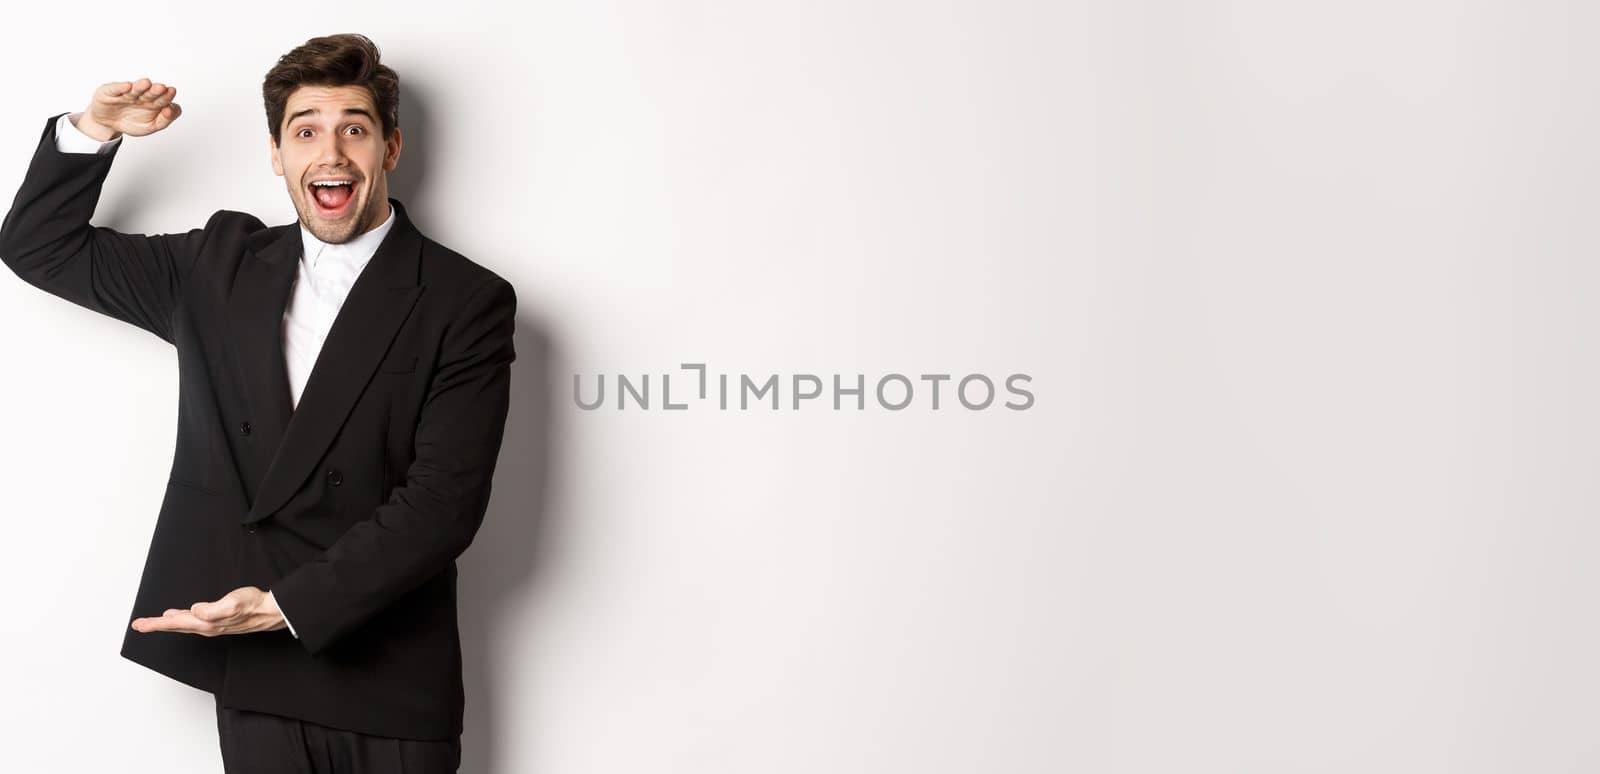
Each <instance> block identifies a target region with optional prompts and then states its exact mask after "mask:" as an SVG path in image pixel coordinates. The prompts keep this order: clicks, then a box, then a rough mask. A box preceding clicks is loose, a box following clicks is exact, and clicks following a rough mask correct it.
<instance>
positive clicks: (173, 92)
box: [150, 84, 178, 107]
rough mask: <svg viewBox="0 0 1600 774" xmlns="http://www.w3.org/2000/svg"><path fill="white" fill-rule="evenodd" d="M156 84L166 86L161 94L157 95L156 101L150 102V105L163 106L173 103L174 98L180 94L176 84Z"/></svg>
mask: <svg viewBox="0 0 1600 774" xmlns="http://www.w3.org/2000/svg"><path fill="white" fill-rule="evenodd" d="M156 85H158V86H164V88H163V89H162V91H161V96H159V97H156V98H155V101H153V102H151V103H150V105H151V106H152V107H161V106H164V105H168V104H171V103H172V100H173V99H175V98H177V96H178V88H177V87H176V86H165V84H156ZM152 91H153V89H152Z"/></svg>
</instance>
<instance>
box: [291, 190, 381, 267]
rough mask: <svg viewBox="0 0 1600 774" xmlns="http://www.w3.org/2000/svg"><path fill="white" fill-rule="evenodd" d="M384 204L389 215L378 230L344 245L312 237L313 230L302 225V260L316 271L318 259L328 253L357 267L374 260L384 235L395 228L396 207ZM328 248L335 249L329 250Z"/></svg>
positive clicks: (379, 225)
mask: <svg viewBox="0 0 1600 774" xmlns="http://www.w3.org/2000/svg"><path fill="white" fill-rule="evenodd" d="M384 203H385V204H388V205H389V214H388V215H387V216H385V217H384V219H383V222H382V223H380V224H378V227H377V228H375V229H373V230H371V231H368V232H367V233H365V234H362V235H360V236H358V237H356V238H354V239H352V240H350V241H348V242H344V243H342V244H337V245H334V244H329V243H327V242H324V241H322V240H320V239H318V238H316V237H315V236H312V234H311V230H310V229H308V228H306V226H305V224H304V223H302V224H300V246H301V249H302V250H303V251H304V252H302V253H301V260H303V261H305V263H306V266H307V267H308V268H312V269H315V268H316V267H317V259H318V258H320V257H321V256H322V255H323V254H324V252H326V253H327V254H328V255H337V256H340V257H342V258H343V259H345V260H348V261H350V262H352V263H354V264H355V265H356V266H365V265H366V264H367V261H370V260H372V255H373V254H374V253H376V252H378V244H379V243H381V242H382V241H383V237H384V235H386V234H388V233H389V229H391V228H393V227H394V205H393V204H389V203H388V202H384ZM328 248H333V249H332V250H329V249H328Z"/></svg>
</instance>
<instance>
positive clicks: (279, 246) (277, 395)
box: [228, 224, 301, 501]
mask: <svg viewBox="0 0 1600 774" xmlns="http://www.w3.org/2000/svg"><path fill="white" fill-rule="evenodd" d="M247 244H248V246H249V248H250V250H251V252H252V253H253V255H247V256H245V258H244V260H243V262H242V263H241V264H240V266H239V274H238V276H237V277H235V278H234V282H233V287H232V289H231V290H230V291H229V294H228V337H229V340H230V341H231V342H232V346H230V347H228V350H229V351H230V352H231V353H232V355H233V358H234V368H235V373H237V374H239V377H240V383H241V384H242V385H243V387H244V398H245V403H246V405H248V406H249V413H248V415H247V416H248V417H249V419H248V420H247V421H248V422H249V423H250V426H251V430H250V432H251V436H252V437H251V439H250V443H249V448H250V449H251V450H252V452H253V453H251V454H250V455H249V457H248V458H247V459H244V460H242V462H243V465H242V469H241V470H240V471H239V472H240V475H241V476H242V477H243V478H244V487H245V493H246V494H247V495H249V497H250V499H251V500H252V501H253V500H254V499H255V498H256V490H257V487H258V486H259V485H260V481H261V477H262V476H263V475H265V474H266V472H267V463H268V462H269V461H270V460H271V459H272V453H273V451H274V450H276V449H277V448H278V445H279V444H280V443H281V442H282V440H283V433H284V430H285V429H287V427H288V425H289V414H290V411H292V408H291V406H290V398H289V375H288V371H287V369H286V368H285V366H284V362H283V310H284V308H285V307H286V306H287V305H288V303H289V292H290V290H292V289H293V287H294V278H295V270H296V268H297V265H298V261H299V259H300V252H301V248H300V227H299V225H298V224H290V225H287V226H277V227H274V228H269V229H264V230H261V231H258V232H256V233H254V234H252V235H251V236H250V238H249V240H248V243H247ZM229 431H230V432H232V428H229Z"/></svg>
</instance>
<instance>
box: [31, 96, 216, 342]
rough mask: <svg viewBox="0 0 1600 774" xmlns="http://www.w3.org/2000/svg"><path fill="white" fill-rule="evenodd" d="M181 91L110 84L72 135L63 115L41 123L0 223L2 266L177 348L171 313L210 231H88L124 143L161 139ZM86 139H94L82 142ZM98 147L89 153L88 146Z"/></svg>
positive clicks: (75, 125)
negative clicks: (19, 182)
mask: <svg viewBox="0 0 1600 774" xmlns="http://www.w3.org/2000/svg"><path fill="white" fill-rule="evenodd" d="M176 95H177V89H175V88H172V87H170V86H167V85H165V84H160V83H152V82H151V81H150V80H149V79H145V78H141V79H140V80H138V81H118V82H113V83H107V84H104V85H102V86H100V87H99V88H97V89H95V92H94V96H93V98H92V99H91V100H90V102H89V107H88V108H87V109H86V110H84V111H83V112H82V113H81V114H76V116H77V120H76V122H75V123H73V124H72V128H73V129H74V130H75V131H77V132H81V133H82V135H83V136H81V137H77V136H72V135H70V134H69V135H65V136H58V130H59V129H62V128H63V127H61V126H60V122H62V121H70V120H71V118H72V117H71V116H68V117H67V118H63V115H65V114H58V115H55V116H51V117H50V120H49V121H47V122H46V123H45V126H44V131H43V133H42V134H41V135H40V137H39V144H38V146H37V147H36V148H35V149H34V153H33V159H32V161H31V162H30V163H29V165H28V172H27V175H26V176H25V177H24V178H23V180H22V186H21V187H20V188H19V189H18V191H17V195H16V198H15V199H14V200H13V201H12V205H11V210H10V211H9V212H7V213H6V216H5V221H4V222H3V223H0V261H4V262H5V265H6V266H7V267H9V268H10V269H11V270H12V271H13V272H15V273H16V275H17V276H18V277H21V278H22V279H23V280H24V281H26V282H28V283H29V284H31V285H34V286H35V287H38V288H40V289H41V290H44V291H45V292H48V293H51V294H53V295H56V296H59V297H61V298H64V299H66V300H68V301H71V302H73V303H75V304H78V305H79V306H83V307H86V308H88V309H92V310H94V311H96V312H99V313H101V314H104V315H107V316H109V317H113V318H115V319H118V320H121V321H123V322H126V323H130V324H132V325H136V326H138V327H140V328H143V329H144V330H147V331H150V332H151V333H154V334H156V335H157V336H160V337H161V338H162V339H164V340H166V341H168V342H171V341H172V312H173V309H174V307H175V306H176V305H177V299H178V297H179V292H180V289H181V287H182V284H183V280H184V278H185V277H187V276H188V273H189V271H190V270H191V269H192V268H193V266H194V262H195V259H196V257H197V256H198V255H199V251H200V244H201V242H202V241H203V240H204V235H205V230H204V229H198V228H197V229H193V230H191V231H189V232H187V233H184V234H158V235H153V236H147V235H144V234H124V233H120V232H117V231H113V230H111V229H109V228H104V227H97V226H92V225H90V223H89V220H90V218H92V217H93V216H94V210H95V205H96V204H97V203H98V202H99V199H100V190H101V187H102V186H103V185H104V183H105V178H106V174H107V173H108V172H109V171H110V169H111V163H112V161H113V160H114V159H115V158H116V154H117V151H118V150H119V148H120V147H121V145H122V143H121V142H120V141H119V142H115V143H114V144H111V145H99V144H98V143H103V142H107V141H116V140H119V139H120V138H121V137H122V136H123V135H129V136H133V137H140V136H144V135H148V134H152V133H154V132H159V131H161V130H163V129H165V128H167V127H168V126H171V125H172V122H173V121H174V120H176V119H177V118H178V116H179V115H181V114H182V112H183V110H182V108H181V107H179V106H178V104H177V103H175V102H173V101H172V100H173V97H175V96H176ZM86 140H93V141H97V142H96V143H86V142H85V141H86ZM90 144H94V145H95V146H96V147H94V149H93V151H92V152H75V151H88V150H89V148H88V147H87V146H88V145H90Z"/></svg>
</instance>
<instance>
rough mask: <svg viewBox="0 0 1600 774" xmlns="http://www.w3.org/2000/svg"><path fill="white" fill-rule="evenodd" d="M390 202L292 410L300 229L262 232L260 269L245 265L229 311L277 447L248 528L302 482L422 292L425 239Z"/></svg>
mask: <svg viewBox="0 0 1600 774" xmlns="http://www.w3.org/2000/svg"><path fill="white" fill-rule="evenodd" d="M389 203H390V204H392V205H393V206H394V217H395V218H396V220H395V224H394V226H393V227H392V228H391V229H390V230H389V233H388V235H386V236H385V237H384V238H383V242H382V243H380V244H379V245H378V250H377V252H375V253H374V254H373V256H372V260H371V261H369V262H368V263H367V265H366V267H365V268H363V269H362V270H361V274H360V276H358V277H356V281H355V284H354V285H352V286H351V288H350V295H349V296H347V297H346V298H345V301H344V304H343V305H342V306H341V307H339V313H338V315H337V316H336V317H335V318H334V321H333V327H332V328H331V329H330V330H329V331H328V336H327V338H326V339H325V340H324V341H323V344H322V349H321V351H320V352H319V353H318V354H317V361H316V364H315V365H313V366H312V369H311V374H310V376H309V377H308V378H307V380H306V385H305V389H304V391H302V392H301V394H300V404H299V405H298V406H297V407H295V408H293V410H292V411H291V410H290V403H289V381H288V372H287V370H286V369H285V367H284V363H283V334H282V323H283V311H284V308H285V306H286V305H287V303H288V299H289V289H290V288H291V287H292V282H293V279H294V276H295V272H296V269H297V266H298V262H299V260H300V253H301V243H300V226H299V224H298V223H294V224H289V225H288V226H279V227H275V228H272V229H266V230H264V231H262V232H258V234H257V235H255V236H256V237H259V240H258V241H259V243H260V244H261V249H260V250H259V251H258V252H257V253H256V257H258V258H259V259H260V260H248V259H247V264H257V265H256V266H253V267H241V268H240V273H241V276H240V281H239V282H236V283H235V284H234V290H233V298H232V302H233V306H232V308H230V322H231V324H233V325H235V326H236V327H234V328H233V330H232V334H233V335H234V336H235V342H236V346H235V348H234V349H235V351H236V352H237V353H238V355H239V357H240V362H239V363H238V365H239V367H240V372H241V373H242V374H243V375H244V380H245V391H246V393H247V395H246V399H247V400H248V401H249V405H250V410H251V411H252V412H254V413H255V414H256V415H258V416H260V417H262V419H263V421H262V425H263V427H262V430H263V435H262V437H261V438H260V441H261V443H262V445H261V446H259V447H258V448H260V449H264V450H265V449H271V450H273V451H272V452H271V459H270V462H268V463H267V464H266V469H265V472H259V468H256V467H255V466H252V470H251V471H250V475H251V476H252V477H254V476H256V475H259V476H260V478H258V479H255V480H258V481H259V482H260V485H259V487H258V489H257V491H256V493H255V496H254V497H253V498H252V502H251V508H250V512H249V514H248V515H247V516H246V517H245V522H246V523H248V522H254V521H259V520H260V519H264V518H266V517H268V516H270V515H272V514H273V513H274V512H275V511H277V509H278V508H280V507H282V506H283V504H284V503H286V502H288V500H289V498H290V497H292V496H293V495H294V493H295V492H296V491H297V490H298V489H299V488H300V485H301V484H303V483H304V482H305V480H306V477H307V476H308V475H309V474H310V473H311V472H312V470H313V469H314V468H315V466H316V464H317V462H318V461H319V460H321V459H322V455H323V453H324V452H326V451H327V449H328V446H329V445H331V444H332V443H333V439H334V436H336V435H337V434H338V432H339V429H340V428H341V427H342V426H343V425H344V421H345V418H346V417H348V416H349V414H350V410H351V409H352V408H354V406H355V403H356V400H357V399H358V398H360V397H361V393H362V392H364V391H365V390H366V386H367V384H368V383H369V382H370V381H371V379H372V374H373V372H375V371H376V370H377V368H378V363H379V362H380V361H382V360H383V356H384V355H385V354H386V353H387V352H388V349H389V345H390V344H391V343H392V342H393V341H394V337H395V334H396V333H398V332H399V330H400V326H401V324H402V323H404V322H405V320H406V318H407V317H408V316H410V314H411V309H412V308H413V307H414V306H415V304H416V301H417V297H418V296H420V295H421V294H422V290H423V285H422V284H421V283H420V282H419V281H418V280H419V276H420V275H419V269H420V262H421V252H422V235H421V233H419V232H418V231H417V229H416V227H415V226H414V225H412V223H411V220H410V218H408V217H407V216H406V212H405V209H404V208H403V207H401V205H400V202H398V201H396V200H394V199H392V198H391V199H390V200H389ZM280 229H281V230H282V231H281V232H280V233H273V232H278V231H279V230H280ZM253 239H254V237H253ZM247 271H248V272H249V273H248V274H247V273H246V272H247ZM245 280H254V281H255V282H252V283H248V285H254V286H253V287H250V286H247V283H246V282H245ZM255 283H259V284H255ZM258 458H259V457H258Z"/></svg>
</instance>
